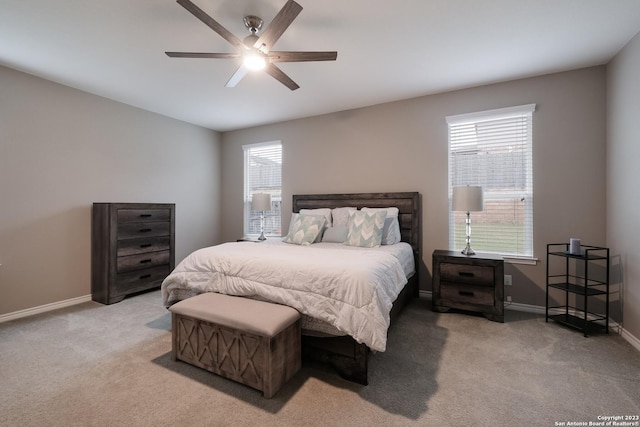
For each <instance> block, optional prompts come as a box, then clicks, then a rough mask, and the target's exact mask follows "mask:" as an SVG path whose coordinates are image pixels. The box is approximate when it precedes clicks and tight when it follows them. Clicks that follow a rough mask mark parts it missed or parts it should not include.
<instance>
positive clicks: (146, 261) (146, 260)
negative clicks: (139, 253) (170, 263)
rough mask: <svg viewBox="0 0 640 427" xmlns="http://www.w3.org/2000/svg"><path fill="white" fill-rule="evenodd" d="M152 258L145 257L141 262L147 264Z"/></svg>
mask: <svg viewBox="0 0 640 427" xmlns="http://www.w3.org/2000/svg"><path fill="white" fill-rule="evenodd" d="M150 262H151V260H150V259H143V260H142V261H140V264H147V263H150Z"/></svg>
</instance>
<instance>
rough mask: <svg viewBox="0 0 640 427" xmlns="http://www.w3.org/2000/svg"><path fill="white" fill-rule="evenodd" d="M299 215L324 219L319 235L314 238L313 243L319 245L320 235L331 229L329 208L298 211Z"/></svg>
mask: <svg viewBox="0 0 640 427" xmlns="http://www.w3.org/2000/svg"><path fill="white" fill-rule="evenodd" d="M300 214H301V215H322V216H324V218H325V223H324V227H323V228H322V230H320V234H318V237H316V241H315V242H313V243H320V241H321V240H322V234H323V233H324V230H326V229H327V227H331V209H329V208H321V209H300Z"/></svg>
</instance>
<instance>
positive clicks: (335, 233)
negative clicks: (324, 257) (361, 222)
mask: <svg viewBox="0 0 640 427" xmlns="http://www.w3.org/2000/svg"><path fill="white" fill-rule="evenodd" d="M348 234H349V227H348V226H346V225H335V226H333V227H329V228H327V229H326V230H325V231H324V235H323V236H322V241H323V242H329V243H344V242H345V241H346V240H347V235H348Z"/></svg>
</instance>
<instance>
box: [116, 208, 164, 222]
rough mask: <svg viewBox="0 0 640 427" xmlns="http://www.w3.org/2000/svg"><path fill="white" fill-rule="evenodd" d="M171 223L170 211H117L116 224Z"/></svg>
mask: <svg viewBox="0 0 640 427" xmlns="http://www.w3.org/2000/svg"><path fill="white" fill-rule="evenodd" d="M151 221H171V209H118V222H119V223H123V222H151Z"/></svg>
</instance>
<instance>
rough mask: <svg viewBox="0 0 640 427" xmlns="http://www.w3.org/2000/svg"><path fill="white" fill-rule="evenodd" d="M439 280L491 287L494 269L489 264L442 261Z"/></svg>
mask: <svg viewBox="0 0 640 427" xmlns="http://www.w3.org/2000/svg"><path fill="white" fill-rule="evenodd" d="M440 280H441V281H443V282H452V283H464V284H468V285H478V286H490V287H493V283H494V269H493V267H490V266H482V265H465V264H450V263H446V262H443V263H441V264H440Z"/></svg>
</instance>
